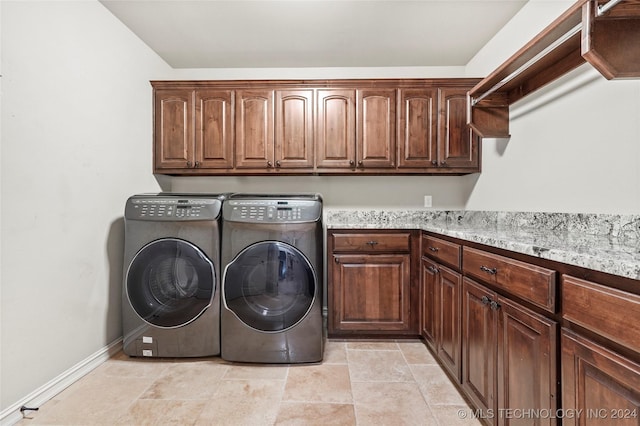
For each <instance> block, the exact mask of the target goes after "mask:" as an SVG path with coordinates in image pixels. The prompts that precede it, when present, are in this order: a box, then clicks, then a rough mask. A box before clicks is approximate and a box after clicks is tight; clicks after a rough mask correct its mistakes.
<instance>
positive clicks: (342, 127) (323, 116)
mask: <svg viewBox="0 0 640 426" xmlns="http://www.w3.org/2000/svg"><path fill="white" fill-rule="evenodd" d="M317 117H318V118H317V120H316V122H317V130H316V146H317V153H318V161H317V165H318V167H321V168H332V167H336V168H350V167H355V164H356V144H355V139H356V132H355V121H356V92H355V90H331V89H320V90H318V116H317Z"/></svg>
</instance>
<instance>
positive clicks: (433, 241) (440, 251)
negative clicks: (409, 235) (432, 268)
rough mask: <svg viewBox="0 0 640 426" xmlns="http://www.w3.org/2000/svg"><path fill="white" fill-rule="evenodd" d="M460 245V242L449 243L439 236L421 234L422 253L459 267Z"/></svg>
mask: <svg viewBox="0 0 640 426" xmlns="http://www.w3.org/2000/svg"><path fill="white" fill-rule="evenodd" d="M461 252H462V247H461V246H460V244H455V243H451V242H449V241H445V240H441V239H439V238H434V237H430V236H427V235H423V236H422V255H423V256H428V257H431V258H432V259H436V260H439V261H440V262H443V263H446V264H448V265H450V266H453V267H454V268H456V269H460V254H461Z"/></svg>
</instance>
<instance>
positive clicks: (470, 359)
mask: <svg viewBox="0 0 640 426" xmlns="http://www.w3.org/2000/svg"><path fill="white" fill-rule="evenodd" d="M462 330H463V337H462V388H463V389H464V391H465V392H466V394H467V396H468V397H469V398H470V399H471V400H472V401H473V403H474V404H475V406H476V407H477V408H479V409H480V410H482V411H483V412H484V413H492V414H493V415H489V416H486V418H484V419H483V420H484V421H485V422H486V423H487V424H491V425H507V424H510V421H513V420H523V419H517V418H516V417H515V416H512V417H510V416H509V415H508V413H510V412H511V411H509V410H530V411H529V412H531V413H535V412H541V413H555V411H556V408H557V396H556V395H557V373H556V371H557V361H556V342H557V335H556V333H557V331H556V330H557V323H556V322H555V321H552V320H550V319H548V318H546V317H544V316H542V315H539V314H537V313H535V312H533V311H531V310H529V309H527V308H525V307H523V306H521V305H519V304H517V303H515V302H513V301H511V300H509V299H507V298H505V297H502V296H500V295H498V294H497V293H495V292H494V291H491V290H489V289H488V288H486V287H485V286H483V285H481V284H479V283H477V282H474V281H472V280H471V279H469V278H464V281H463V285H462ZM513 412H515V411H513ZM553 417H554V416H547V418H545V416H544V415H539V416H535V420H536V423H535V424H537V425H552V424H556V419H555V418H553Z"/></svg>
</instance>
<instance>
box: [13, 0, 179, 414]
mask: <svg viewBox="0 0 640 426" xmlns="http://www.w3.org/2000/svg"><path fill="white" fill-rule="evenodd" d="M1 7H2V21H1V24H2V27H1V29H2V72H1V74H2V156H1V165H0V170H1V184H2V188H1V192H0V193H1V198H2V211H1V214H2V216H1V220H2V222H1V227H0V231H1V233H2V247H1V250H2V251H1V253H2V272H1V273H2V275H1V278H2V283H1V287H2V300H1V303H0V308H1V321H0V324H1V326H0V327H1V329H0V330H1V342H0V347H1V348H2V360H1V365H0V369H1V371H0V377H1V378H2V379H1V387H0V394H1V403H0V404H1V405H0V411H2V409H4V408H6V407H7V406H10V405H11V404H13V403H15V402H16V401H18V400H20V399H21V398H24V397H25V396H26V395H28V394H29V393H30V392H32V391H34V390H35V389H37V388H39V387H40V386H42V385H43V384H45V383H47V382H48V381H50V380H51V379H53V378H54V377H56V376H57V375H59V374H60V373H62V372H64V371H65V370H67V369H68V368H70V367H71V366H73V365H75V364H76V363H78V362H80V361H81V360H83V359H85V358H86V357H88V356H89V355H91V354H92V353H94V352H96V351H98V350H99V349H101V348H103V347H105V346H106V345H107V344H109V343H111V342H113V341H114V340H117V339H118V338H119V337H120V336H121V334H122V330H121V325H120V315H121V314H120V297H121V288H120V286H121V277H122V260H121V258H122V237H123V226H122V220H121V216H122V212H123V210H124V202H125V200H126V197H127V196H128V195H130V194H132V193H134V192H143V191H157V190H158V189H159V188H158V183H157V181H156V180H155V179H154V177H153V175H152V174H151V170H152V169H151V153H152V150H151V137H152V135H151V130H152V129H151V120H152V110H151V108H152V104H151V86H150V85H149V80H150V79H152V78H158V77H164V78H170V77H171V69H170V68H169V67H168V66H167V65H166V63H164V61H162V60H160V59H159V58H158V57H157V55H155V54H154V53H153V52H152V51H151V50H150V49H149V48H148V47H147V46H146V45H144V44H143V43H142V42H141V41H140V40H139V39H138V38H136V37H135V36H134V35H133V34H132V33H131V32H130V31H129V30H128V29H127V28H126V27H125V26H124V25H123V24H122V23H120V22H119V21H117V20H116V19H115V18H114V17H113V15H111V13H110V12H108V11H107V10H106V9H105V8H104V7H103V6H102V5H101V4H100V3H98V2H96V1H53V2H52V1H42V2H39V1H28V2H27V1H17V2H13V1H2V2H1Z"/></svg>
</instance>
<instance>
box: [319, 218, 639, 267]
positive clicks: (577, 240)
mask: <svg viewBox="0 0 640 426" xmlns="http://www.w3.org/2000/svg"><path fill="white" fill-rule="evenodd" d="M324 221H325V224H326V226H327V228H331V229H347V228H361V229H362V228H364V229H422V230H425V231H431V232H434V233H440V234H443V235H448V236H451V237H455V238H459V239H462V240H467V241H473V242H477V243H481V244H485V245H488V246H492V247H497V248H502V249H505V250H511V251H515V252H519V253H524V254H528V255H531V256H536V257H540V258H544V259H549V260H555V261H559V262H564V263H568V264H572V265H576V266H581V267H585V268H590V269H594V270H597V271H602V272H607V273H611V274H614V275H620V276H624V277H628V278H633V279H640V215H616V214H582V213H544V212H496V211H464V210H428V209H333V208H325V213H324Z"/></svg>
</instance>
